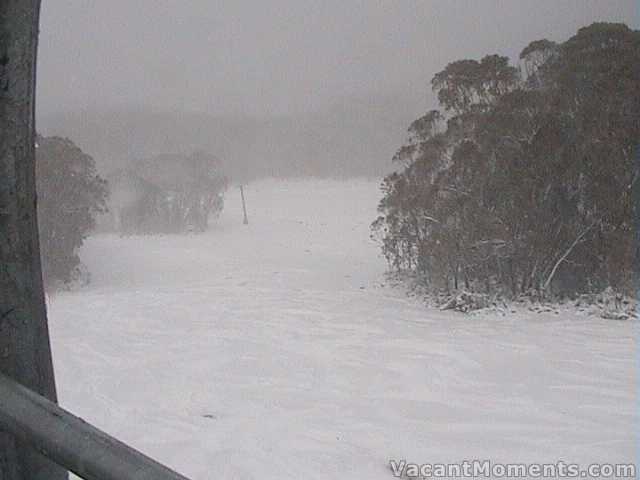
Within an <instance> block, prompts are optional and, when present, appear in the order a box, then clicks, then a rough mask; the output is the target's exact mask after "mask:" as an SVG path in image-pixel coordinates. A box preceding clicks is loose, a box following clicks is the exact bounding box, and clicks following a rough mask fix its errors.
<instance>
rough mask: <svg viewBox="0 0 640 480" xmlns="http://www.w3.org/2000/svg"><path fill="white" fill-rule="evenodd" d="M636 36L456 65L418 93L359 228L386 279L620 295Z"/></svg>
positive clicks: (620, 32)
mask: <svg viewBox="0 0 640 480" xmlns="http://www.w3.org/2000/svg"><path fill="white" fill-rule="evenodd" d="M638 65H640V32H638V31H634V30H631V29H629V28H628V27H627V26H626V25H622V24H610V23H596V24H593V25H591V26H589V27H585V28H582V29H580V30H579V31H578V33H577V34H576V35H575V36H574V37H572V38H571V39H569V40H568V41H566V42H564V43H555V42H552V41H549V40H538V41H534V42H532V43H530V44H529V45H528V46H527V47H526V48H525V49H524V50H523V51H522V53H521V54H520V62H519V65H518V67H516V66H514V65H512V64H511V63H510V60H509V59H508V58H507V57H503V56H499V55H488V56H486V57H484V58H482V59H481V60H480V61H476V60H460V61H456V62H453V63H451V64H449V65H447V66H446V68H445V69H444V70H443V71H441V72H439V73H437V74H436V75H435V76H434V77H433V79H432V81H431V86H432V88H433V90H434V92H435V93H436V94H437V97H438V101H439V104H440V109H438V110H433V111H430V112H428V113H427V114H425V115H424V116H423V117H421V118H419V119H417V120H416V121H414V122H413V123H412V124H411V126H410V127H409V130H408V132H409V138H408V141H407V143H406V144H405V145H404V146H402V147H401V148H400V149H399V150H398V152H397V153H396V155H395V156H394V158H393V161H394V162H395V164H396V165H397V169H396V171H395V172H394V173H392V174H390V175H388V176H387V177H385V179H384V181H383V183H382V192H383V198H382V200H381V201H380V204H379V208H378V211H379V217H378V218H377V219H376V221H375V222H374V223H373V224H372V230H373V233H374V235H375V236H376V238H378V239H379V240H380V242H381V247H382V252H383V254H384V256H385V257H386V259H387V260H388V262H389V264H390V265H391V267H392V268H393V269H394V270H396V271H401V272H408V273H410V274H412V275H413V276H414V277H415V278H417V279H418V281H419V282H420V284H422V285H425V286H427V287H429V288H431V289H433V290H437V291H443V290H444V291H448V292H450V291H452V290H460V289H466V290H469V291H475V292H484V293H492V294H496V293H499V294H503V295H508V296H518V295H521V294H530V293H534V292H535V293H536V294H537V295H545V296H552V295H573V294H576V293H582V292H595V291H601V290H602V289H604V288H607V287H612V288H614V289H616V290H619V291H627V292H629V291H630V290H631V288H632V283H633V278H632V277H633V274H634V271H637V268H636V264H635V262H636V260H635V259H636V258H637V249H638V242H637V240H636V239H635V237H634V232H635V226H634V219H635V218H636V216H637V204H636V203H634V201H633V194H634V191H636V190H637V180H638V172H639V159H638V157H637V145H638V142H639V139H640V120H639V119H640V88H639V87H640V82H639V78H640V74H639V72H638Z"/></svg>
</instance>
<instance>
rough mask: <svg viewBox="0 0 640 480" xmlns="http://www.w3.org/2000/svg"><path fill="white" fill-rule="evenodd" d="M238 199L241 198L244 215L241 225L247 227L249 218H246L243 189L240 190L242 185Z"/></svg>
mask: <svg viewBox="0 0 640 480" xmlns="http://www.w3.org/2000/svg"><path fill="white" fill-rule="evenodd" d="M240 197H242V213H243V214H244V220H242V223H243V225H249V218H248V217H247V204H246V203H245V201H244V189H243V188H242V184H241V185H240Z"/></svg>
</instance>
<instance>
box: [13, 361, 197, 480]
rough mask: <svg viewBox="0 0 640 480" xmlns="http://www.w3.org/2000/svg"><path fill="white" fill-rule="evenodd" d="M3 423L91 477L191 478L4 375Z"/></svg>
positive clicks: (90, 479) (111, 479) (137, 479)
mask: <svg viewBox="0 0 640 480" xmlns="http://www.w3.org/2000/svg"><path fill="white" fill-rule="evenodd" d="M0 428H2V429H4V430H5V431H8V432H10V433H12V434H13V435H15V436H16V437H17V438H18V439H20V440H21V441H22V442H24V443H25V444H29V445H31V446H32V447H33V448H34V449H35V450H37V451H39V452H40V453H41V454H42V455H44V456H46V457H48V458H49V459H51V460H52V461H54V462H56V463H57V464H59V465H62V466H63V467H65V468H66V469H68V470H70V471H72V472H73V473H75V474H76V475H78V476H80V477H82V478H85V479H87V480H187V478H186V477H183V476H182V475H180V474H179V473H176V472H174V471H173V470H171V469H169V468H167V467H165V466H164V465H161V464H159V463H158V462H156V461H154V460H152V459H151V458H149V457H147V456H145V455H143V454H142V453H140V452H138V451H136V450H134V449H133V448H131V447H129V446H127V445H125V444H124V443H121V442H119V441H118V440H116V439H115V438H112V437H110V436H109V435H107V434H106V433H104V432H102V431H100V430H98V429H97V428H95V427H93V426H91V425H89V424H88V423H86V422H84V421H83V420H82V419H80V418H78V417H76V416H74V415H72V414H70V413H69V412H67V411H66V410H63V409H62V408H60V407H59V406H57V405H56V404H55V403H53V402H51V401H49V400H47V399H46V398H44V397H42V396H41V395H38V394H36V393H34V392H32V391H31V390H29V389H27V388H25V387H23V386H22V385H20V384H19V383H17V382H15V381H13V380H11V379H10V378H9V377H7V376H5V375H2V374H0ZM0 478H4V477H0Z"/></svg>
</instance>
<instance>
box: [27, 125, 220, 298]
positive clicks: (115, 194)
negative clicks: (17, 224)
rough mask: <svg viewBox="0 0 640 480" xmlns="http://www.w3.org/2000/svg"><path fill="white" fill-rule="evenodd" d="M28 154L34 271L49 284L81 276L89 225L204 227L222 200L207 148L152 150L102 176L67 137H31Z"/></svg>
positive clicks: (138, 230)
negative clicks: (34, 218) (37, 254)
mask: <svg viewBox="0 0 640 480" xmlns="http://www.w3.org/2000/svg"><path fill="white" fill-rule="evenodd" d="M35 156H36V173H37V175H36V187H37V193H38V229H39V232H40V246H41V256H42V271H43V276H44V280H45V283H46V284H47V286H49V287H55V286H57V285H60V284H65V283H69V282H72V281H74V280H76V279H78V278H79V277H80V276H81V274H82V271H81V262H80V257H79V255H78V252H79V249H80V247H81V246H82V245H83V243H84V240H85V239H86V238H87V236H88V235H89V234H90V233H91V231H92V230H94V229H95V228H96V227H97V226H100V227H101V229H102V230H103V231H112V232H117V233H120V234H127V235H131V234H158V233H184V232H204V231H205V230H206V229H207V227H208V224H209V220H210V218H211V217H214V216H217V215H219V214H220V212H221V210H222V208H223V205H224V200H223V194H224V191H225V189H226V188H227V185H228V179H227V178H226V177H225V176H224V175H223V174H222V172H221V167H220V162H219V160H218V159H217V158H216V157H215V156H213V155H210V154H208V153H204V152H195V153H193V154H191V155H158V156H156V157H152V158H149V159H147V160H144V161H140V162H136V163H135V164H132V166H130V167H128V168H125V169H122V170H120V171H119V172H116V173H114V174H113V175H111V176H109V177H108V179H105V178H103V177H102V176H101V175H100V174H99V173H98V171H97V168H96V164H95V161H94V160H93V158H92V157H91V156H90V155H88V154H86V153H85V152H83V151H82V150H81V149H80V148H79V147H78V146H76V145H75V144H74V143H73V142H72V141H71V140H69V139H67V138H62V137H41V136H39V137H38V138H37V142H36V155H35ZM98 224H99V225H98Z"/></svg>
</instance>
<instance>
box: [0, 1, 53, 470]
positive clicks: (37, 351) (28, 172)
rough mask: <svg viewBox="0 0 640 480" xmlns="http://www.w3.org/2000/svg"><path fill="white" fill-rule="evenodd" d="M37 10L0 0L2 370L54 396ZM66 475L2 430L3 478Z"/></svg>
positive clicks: (36, 4) (29, 3) (0, 466)
mask: <svg viewBox="0 0 640 480" xmlns="http://www.w3.org/2000/svg"><path fill="white" fill-rule="evenodd" d="M39 9H40V1H39V0H0V370H1V371H2V372H3V373H5V374H7V375H8V376H10V377H13V378H14V379H15V380H17V381H18V382H20V383H21V384H23V385H24V386H26V387H28V388H30V389H32V390H34V391H36V392H38V393H40V394H42V395H44V396H46V397H47V398H49V399H50V400H53V401H55V400H56V391H55V383H54V377H53V366H52V362H51V349H50V345H49V333H48V329H47V316H46V310H45V303H44V292H43V286H42V272H41V266H40V248H39V244H38V223H37V219H36V191H35V145H34V139H35V115H34V112H35V109H34V105H35V99H34V95H35V77H36V75H35V72H36V51H37V38H38V19H39ZM1 395H2V392H0V396H1ZM64 478H66V473H65V472H64V471H63V470H62V469H61V468H59V467H57V466H56V465H54V464H52V463H50V462H49V461H48V460H46V459H45V458H44V457H42V456H41V455H39V454H38V453H37V452H36V451H34V450H33V449H31V448H29V447H26V446H25V445H22V444H20V443H19V442H17V441H16V440H15V439H14V438H12V437H11V436H9V435H8V434H6V433H1V432H0V479H2V480H40V479H42V480H44V479H47V480H61V479H64Z"/></svg>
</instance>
